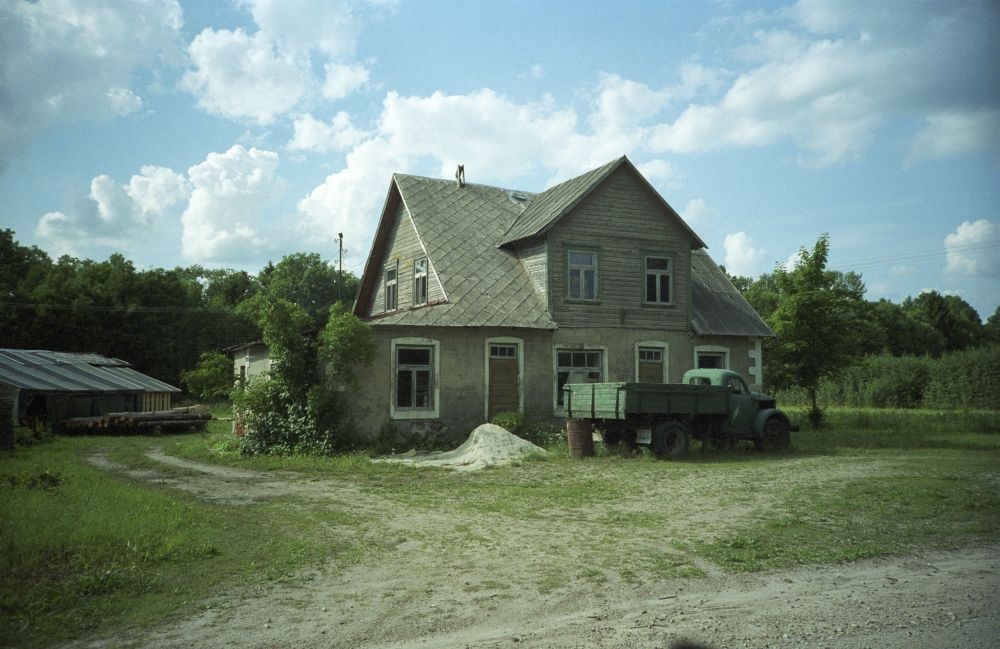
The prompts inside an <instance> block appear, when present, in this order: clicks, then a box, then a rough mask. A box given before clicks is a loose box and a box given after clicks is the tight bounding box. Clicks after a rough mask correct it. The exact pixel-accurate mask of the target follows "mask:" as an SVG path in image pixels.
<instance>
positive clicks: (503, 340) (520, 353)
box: [483, 336, 524, 422]
mask: <svg viewBox="0 0 1000 649" xmlns="http://www.w3.org/2000/svg"><path fill="white" fill-rule="evenodd" d="M490 345H516V346H517V411H518V412H520V413H523V412H524V340H523V339H522V338H514V337H512V336H493V337H491V338H487V339H486V343H485V344H484V345H483V386H484V388H485V389H484V390H483V419H484V421H487V422H488V421H489V420H490Z"/></svg>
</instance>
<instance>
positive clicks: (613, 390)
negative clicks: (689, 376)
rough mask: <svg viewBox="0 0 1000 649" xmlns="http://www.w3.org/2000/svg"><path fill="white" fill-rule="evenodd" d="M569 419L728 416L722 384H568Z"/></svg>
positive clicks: (727, 403)
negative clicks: (641, 415) (649, 415)
mask: <svg viewBox="0 0 1000 649" xmlns="http://www.w3.org/2000/svg"><path fill="white" fill-rule="evenodd" d="M563 391H564V395H565V396H564V398H563V401H564V402H565V404H566V414H567V416H568V417H570V418H589V419H626V418H628V416H629V415H636V414H652V415H664V416H681V415H684V416H688V415H692V416H693V415H728V412H729V389H728V388H726V387H725V386H714V385H687V384H683V383H569V384H567V385H566V386H564V387H563Z"/></svg>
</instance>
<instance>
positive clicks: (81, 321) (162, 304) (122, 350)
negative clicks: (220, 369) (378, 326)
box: [0, 229, 359, 386]
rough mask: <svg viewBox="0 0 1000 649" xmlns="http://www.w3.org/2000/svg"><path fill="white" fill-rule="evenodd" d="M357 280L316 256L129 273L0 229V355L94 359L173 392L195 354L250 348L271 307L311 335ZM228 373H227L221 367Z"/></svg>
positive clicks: (127, 266) (124, 265) (119, 260)
mask: <svg viewBox="0 0 1000 649" xmlns="http://www.w3.org/2000/svg"><path fill="white" fill-rule="evenodd" d="M358 284H359V280H358V278H357V277H356V276H355V275H353V274H352V273H349V272H345V273H343V278H342V282H341V276H340V273H338V271H337V269H336V268H335V266H334V265H333V264H332V263H329V262H326V261H323V259H322V258H321V257H320V256H319V255H318V254H316V253H294V254H290V255H287V256H285V257H284V258H282V259H281V260H280V261H278V262H277V263H272V262H268V263H267V264H266V265H265V266H264V267H263V268H262V269H261V270H260V272H258V273H257V274H256V275H253V274H250V273H247V272H245V271H242V270H233V269H209V268H204V267H202V266H198V265H194V266H187V267H177V268H173V269H170V270H167V269H162V268H153V269H148V270H140V269H136V267H135V265H134V264H133V263H132V262H131V261H129V260H128V259H126V258H125V257H124V256H123V255H121V254H117V253H116V254H113V255H111V256H110V257H109V258H108V259H107V260H106V261H94V260H90V259H78V258H76V257H72V256H69V255H64V256H61V257H59V258H58V259H52V258H51V257H50V256H49V255H48V254H47V253H46V252H45V251H43V250H41V249H40V248H38V247H37V246H25V245H22V244H20V243H19V242H18V241H17V239H16V238H15V233H14V231H13V230H9V229H0V347H6V348H20V349H47V350H53V351H67V352H95V353H98V354H103V355H105V356H110V357H114V358H120V359H122V360H124V361H127V362H129V363H131V364H132V366H133V367H134V368H135V369H136V370H138V371H140V372H143V373H144V374H148V375H150V376H153V377H155V378H158V379H160V380H162V381H166V382H167V383H170V384H173V385H178V386H180V385H182V377H183V375H184V373H185V371H187V370H191V369H193V368H195V367H196V366H197V365H198V363H199V359H200V358H201V355H202V353H204V352H220V351H222V350H223V349H225V348H226V347H229V346H232V345H237V344H240V343H244V342H249V341H253V340H259V339H261V337H262V333H263V332H262V331H261V327H260V322H261V316H262V314H263V311H264V309H265V308H266V305H267V304H268V303H269V302H271V301H274V300H275V299H281V300H285V301H287V302H290V303H292V304H295V305H297V306H298V307H300V308H301V309H302V311H303V312H304V313H305V314H306V315H307V316H308V317H307V320H306V321H305V322H304V323H303V327H305V328H306V329H312V330H314V331H319V330H321V329H322V328H323V327H324V326H325V325H326V322H327V319H328V317H329V313H330V307H331V306H333V305H335V304H338V303H341V304H344V305H347V308H348V309H349V308H350V305H351V304H353V302H354V297H355V294H356V293H357V288H358ZM229 371H230V373H231V371H232V368H231V365H230V369H229Z"/></svg>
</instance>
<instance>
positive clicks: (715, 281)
mask: <svg viewBox="0 0 1000 649" xmlns="http://www.w3.org/2000/svg"><path fill="white" fill-rule="evenodd" d="M620 168H625V169H627V170H628V171H630V172H631V173H633V174H635V176H636V178H638V179H639V180H640V181H641V182H642V184H643V185H644V186H645V187H646V188H647V189H648V190H649V191H650V193H651V195H652V196H654V197H655V198H656V200H657V201H658V202H659V203H660V204H661V206H662V207H663V208H664V209H665V210H666V211H667V212H668V213H669V214H671V215H673V216H674V217H676V219H677V221H678V223H679V224H680V225H681V226H682V227H683V228H684V230H685V231H686V232H687V233H688V234H689V235H690V237H691V242H692V243H691V245H692V254H691V274H692V286H691V293H692V298H691V300H692V304H691V306H692V308H691V314H692V315H691V327H692V329H693V330H694V332H695V333H696V334H701V335H720V336H753V337H772V336H774V332H773V331H771V329H770V328H769V327H768V326H767V325H766V324H765V323H764V321H763V320H761V318H760V316H758V315H757V313H756V312H755V311H754V310H753V307H751V306H750V304H749V303H748V302H747V301H746V300H745V299H743V296H742V295H740V293H739V291H737V290H736V288H735V287H734V286H733V285H732V283H731V282H730V281H729V278H728V277H726V275H725V273H723V272H722V270H721V269H720V268H719V267H718V266H717V265H716V264H715V262H714V261H712V259H711V257H709V256H708V253H706V252H705V251H704V250H703V248H704V247H705V244H704V242H702V241H701V239H700V238H699V237H698V235H696V234H695V233H694V232H693V231H692V230H691V229H690V228H689V227H688V226H687V224H686V223H684V221H683V219H681V218H680V216H679V215H677V213H676V212H675V211H674V210H673V208H671V207H670V205H669V204H668V203H667V202H666V201H664V200H663V198H662V197H661V196H660V195H659V193H657V192H656V190H654V189H653V188H652V186H650V185H649V183H648V182H647V181H646V179H645V178H643V176H642V174H641V173H639V172H638V170H637V169H636V168H635V167H634V166H633V165H632V163H631V162H630V161H629V160H628V158H626V157H624V156H623V157H621V158H618V159H617V160H613V161H611V162H609V163H608V164H606V165H604V166H602V167H599V168H597V169H594V170H593V171H589V172H587V173H585V174H582V175H580V176H577V177H576V178H571V179H570V180H567V181H566V182H564V183H560V184H558V185H556V186H554V187H551V188H549V189H547V190H546V191H544V192H542V193H540V194H529V193H527V192H520V191H512V190H507V189H501V188H498V187H489V186H486V185H477V184H466V185H464V186H462V187H459V186H458V184H457V183H456V182H455V181H449V180H438V179H433V178H424V177H421V176H410V175H406V174H394V175H393V177H392V181H391V183H390V186H389V192H388V195H387V196H386V201H385V205H384V207H383V210H382V217H381V220H380V222H379V226H378V229H377V231H376V233H375V239H374V241H373V242H372V249H371V252H370V253H369V256H368V260H367V262H366V264H365V271H364V274H363V276H362V280H361V287H360V290H359V291H358V299H357V301H356V303H355V306H354V312H355V314H356V315H359V316H363V315H365V314H366V311H367V308H368V306H369V304H370V302H371V300H372V297H373V296H374V295H375V293H376V292H377V289H378V282H379V281H380V279H381V268H382V264H383V263H384V257H385V255H386V254H387V253H388V250H387V248H388V245H389V240H390V235H391V228H392V226H393V225H394V219H393V216H394V215H395V213H396V208H397V207H398V206H402V208H403V209H404V210H405V213H406V214H407V215H409V217H410V218H411V219H412V222H413V225H414V227H415V228H416V231H417V236H418V238H419V240H420V242H421V245H423V246H424V248H425V250H426V251H427V255H428V258H429V260H430V263H431V266H432V267H433V268H434V271H435V272H436V274H437V277H438V279H439V281H440V282H441V286H442V288H443V290H444V293H445V295H447V299H446V300H443V301H440V302H437V303H432V304H429V305H427V306H420V307H416V308H411V309H405V310H401V311H397V312H393V313H389V314H387V315H375V316H372V317H371V319H370V321H371V323H372V324H375V325H425V326H445V327H485V326H495V327H527V328H542V329H555V328H557V325H556V323H555V322H554V321H553V320H552V318H551V315H550V314H549V311H548V309H547V307H546V305H545V303H544V301H543V298H542V296H541V295H540V294H539V293H538V291H537V290H536V289H535V287H534V285H533V284H532V282H531V280H530V278H529V277H528V275H527V272H526V271H525V269H524V266H523V265H522V264H521V262H520V260H519V259H518V257H517V253H516V250H515V249H514V248H515V246H513V245H511V244H514V243H516V242H518V241H522V240H525V239H529V238H532V237H537V236H540V235H544V233H545V232H547V231H548V230H549V229H550V228H551V227H552V226H553V225H554V224H555V223H556V222H557V221H558V220H559V219H560V218H562V217H563V216H564V215H565V214H567V213H569V212H570V211H571V210H572V209H573V208H574V207H576V206H577V205H579V204H580V202H581V201H583V200H584V199H585V198H586V197H587V196H588V195H589V194H590V193H591V191H593V190H594V189H595V188H596V187H597V186H599V185H600V184H601V183H602V182H603V181H604V180H605V179H606V178H608V176H610V175H611V174H612V173H614V172H615V171H616V170H617V169H620Z"/></svg>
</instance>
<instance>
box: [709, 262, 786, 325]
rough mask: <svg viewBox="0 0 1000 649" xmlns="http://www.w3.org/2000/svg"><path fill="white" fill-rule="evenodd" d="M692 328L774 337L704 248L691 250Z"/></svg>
mask: <svg viewBox="0 0 1000 649" xmlns="http://www.w3.org/2000/svg"><path fill="white" fill-rule="evenodd" d="M691 279H692V282H691V307H692V308H691V328H692V329H693V330H694V332H695V333H696V334H698V335H703V336H704V335H714V336H754V337H760V338H773V337H774V336H775V334H774V332H773V331H771V328H770V327H768V326H767V323H765V322H764V320H763V319H761V317H760V315H758V314H757V312H756V311H755V310H754V308H753V307H752V306H750V303H749V302H747V301H746V299H744V297H743V296H742V295H741V294H740V292H739V291H738V290H736V287H735V286H733V283H732V282H730V281H729V278H728V277H726V274H725V273H724V272H722V269H721V268H719V266H718V265H717V264H716V263H715V261H713V260H712V258H711V257H709V255H708V253H707V252H705V251H704V250H692V251H691Z"/></svg>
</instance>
